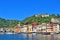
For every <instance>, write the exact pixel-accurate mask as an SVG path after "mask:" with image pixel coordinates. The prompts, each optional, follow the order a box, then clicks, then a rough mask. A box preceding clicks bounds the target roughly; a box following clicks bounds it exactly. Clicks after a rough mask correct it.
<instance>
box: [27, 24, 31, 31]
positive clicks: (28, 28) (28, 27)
mask: <svg viewBox="0 0 60 40" xmlns="http://www.w3.org/2000/svg"><path fill="white" fill-rule="evenodd" d="M27 32H32V25H31V24H28V25H27Z"/></svg>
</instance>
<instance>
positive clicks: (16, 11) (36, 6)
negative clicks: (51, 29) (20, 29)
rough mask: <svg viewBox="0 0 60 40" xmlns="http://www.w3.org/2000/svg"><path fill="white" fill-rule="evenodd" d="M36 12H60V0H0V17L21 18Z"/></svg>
mask: <svg viewBox="0 0 60 40" xmlns="http://www.w3.org/2000/svg"><path fill="white" fill-rule="evenodd" d="M36 13H39V14H44V13H51V14H52V13H54V14H57V13H60V0H0V18H5V19H10V20H11V19H13V20H16V19H17V20H23V19H25V18H26V17H29V16H32V15H34V14H36Z"/></svg>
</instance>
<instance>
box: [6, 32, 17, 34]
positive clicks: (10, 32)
mask: <svg viewBox="0 0 60 40" xmlns="http://www.w3.org/2000/svg"><path fill="white" fill-rule="evenodd" d="M5 34H16V33H12V32H6V33H5Z"/></svg>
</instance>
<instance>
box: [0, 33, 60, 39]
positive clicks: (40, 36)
mask: <svg viewBox="0 0 60 40" xmlns="http://www.w3.org/2000/svg"><path fill="white" fill-rule="evenodd" d="M0 40H60V34H51V35H44V34H36V33H32V34H0Z"/></svg>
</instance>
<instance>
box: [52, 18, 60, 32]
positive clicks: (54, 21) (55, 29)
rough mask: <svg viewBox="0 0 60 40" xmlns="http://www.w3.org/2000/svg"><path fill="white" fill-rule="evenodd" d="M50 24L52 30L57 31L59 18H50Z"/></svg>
mask: <svg viewBox="0 0 60 40" xmlns="http://www.w3.org/2000/svg"><path fill="white" fill-rule="evenodd" d="M51 24H52V27H53V32H55V33H59V28H60V27H59V20H58V19H57V18H52V19H51Z"/></svg>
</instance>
